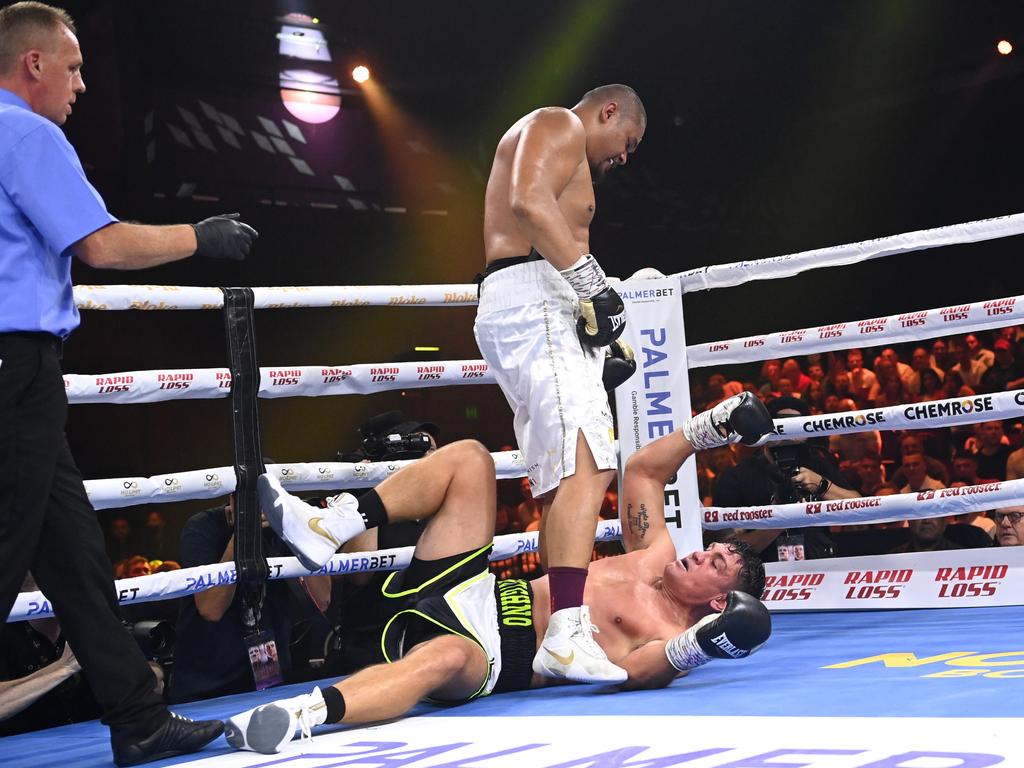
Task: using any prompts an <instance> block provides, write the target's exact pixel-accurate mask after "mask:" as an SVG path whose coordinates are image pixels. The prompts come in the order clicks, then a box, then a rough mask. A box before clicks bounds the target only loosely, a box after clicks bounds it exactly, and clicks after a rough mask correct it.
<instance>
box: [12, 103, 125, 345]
mask: <svg viewBox="0 0 1024 768" xmlns="http://www.w3.org/2000/svg"><path fill="white" fill-rule="evenodd" d="M115 221H117V219H115V218H114V217H113V216H111V215H110V214H109V213H108V212H107V206H106V205H105V204H104V202H103V198H101V197H100V194H99V192H97V191H96V189H95V188H94V187H93V186H92V184H90V183H89V181H88V179H86V178H85V172H84V171H83V170H82V163H81V162H80V161H79V159H78V155H77V154H75V150H74V149H73V148H72V146H71V144H70V143H68V140H67V138H65V136H64V132H63V131H61V129H60V128H58V127H57V126H56V125H55V124H54V123H52V122H50V121H49V120H47V119H46V118H45V117H42V116H41V115H37V114H36V113H35V112H33V111H32V110H31V108H30V107H29V105H28V104H27V103H26V102H25V101H24V100H23V99H22V98H21V97H19V96H16V95H15V94H13V93H11V92H10V91H5V90H4V89H2V88H0V333H4V332H7V331H45V332H47V333H52V334H54V335H56V336H60V337H62V338H63V337H65V336H67V335H68V334H69V333H71V331H73V330H74V329H75V328H77V327H78V323H79V318H78V308H77V307H76V306H75V300H74V295H73V294H72V292H71V257H72V255H73V254H72V253H71V251H70V250H69V249H70V247H71V246H72V245H73V244H74V243H77V242H78V241H79V240H81V239H82V238H83V237H85V236H86V235H90V234H92V233H93V232H95V231H96V230H97V229H101V228H103V227H105V226H107V225H108V224H111V223H113V222H115Z"/></svg>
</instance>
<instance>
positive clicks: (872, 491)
mask: <svg viewBox="0 0 1024 768" xmlns="http://www.w3.org/2000/svg"><path fill="white" fill-rule="evenodd" d="M856 469H857V476H858V478H859V480H860V488H859V489H858V490H859V491H860V495H861V496H880V495H883V494H880V493H879V491H880V490H881V488H882V486H883V485H885V484H886V483H885V468H884V467H883V466H882V459H881V457H880V456H879V455H878V454H877V453H867V454H865V455H864V456H862V457H861V458H860V460H859V461H858V462H857V463H856ZM890 487H891V488H892V492H893V493H898V492H899V489H898V488H897V487H896V486H890Z"/></svg>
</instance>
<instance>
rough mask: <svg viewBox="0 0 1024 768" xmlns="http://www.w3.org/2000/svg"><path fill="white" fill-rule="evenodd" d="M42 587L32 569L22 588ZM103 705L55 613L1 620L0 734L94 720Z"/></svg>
mask: <svg viewBox="0 0 1024 768" xmlns="http://www.w3.org/2000/svg"><path fill="white" fill-rule="evenodd" d="M37 589H39V587H38V585H36V583H35V579H33V578H32V574H31V573H28V574H26V576H25V579H24V581H23V582H22V585H21V590H22V591H23V592H34V591H35V590H37ZM99 714H100V711H99V707H98V706H97V704H96V700H95V699H94V698H93V695H92V691H91V690H90V689H89V686H88V684H87V683H86V682H85V680H84V679H83V678H82V675H81V667H80V666H79V665H78V660H77V659H76V658H75V654H74V653H73V652H72V650H71V646H70V645H68V644H67V642H66V640H65V639H64V636H63V634H62V633H61V627H60V624H59V623H58V621H57V619H56V618H53V617H50V618H45V619H30V620H28V621H16V622H11V623H9V624H0V736H11V735H14V734H16V733H26V732H28V731H36V730H39V729H41V728H52V727H55V726H58V725H67V724H68V723H76V722H81V721H83V720H92V719H95V718H96V717H99Z"/></svg>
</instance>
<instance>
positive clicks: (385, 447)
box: [363, 432, 434, 461]
mask: <svg viewBox="0 0 1024 768" xmlns="http://www.w3.org/2000/svg"><path fill="white" fill-rule="evenodd" d="M433 447H434V445H433V442H432V441H431V439H430V435H428V434H424V433H423V432H414V433H412V434H409V435H403V434H402V433H401V432H387V433H385V434H381V435H369V436H367V437H364V438H363V453H364V454H365V455H366V457H367V458H368V459H370V460H371V461H387V460H388V459H418V458H420V457H421V456H425V455H426V454H427V451H429V450H430V449H431V448H433Z"/></svg>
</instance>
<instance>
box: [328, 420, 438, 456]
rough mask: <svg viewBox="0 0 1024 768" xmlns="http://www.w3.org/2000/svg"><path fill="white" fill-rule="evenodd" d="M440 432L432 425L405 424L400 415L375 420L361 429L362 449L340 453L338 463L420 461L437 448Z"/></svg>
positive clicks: (363, 425) (420, 423)
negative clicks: (419, 459)
mask: <svg viewBox="0 0 1024 768" xmlns="http://www.w3.org/2000/svg"><path fill="white" fill-rule="evenodd" d="M439 431H440V430H439V429H438V427H437V425H436V424H434V423H432V422H429V421H406V419H405V416H404V415H403V414H402V412H401V411H387V412H385V413H379V414H377V415H376V416H372V417H370V418H369V419H367V420H366V421H364V422H363V424H362V426H360V427H359V433H360V434H361V435H362V436H363V441H362V446H361V447H360V449H359V450H358V451H354V452H344V451H339V452H338V461H342V462H353V463H354V462H360V461H366V460H370V461H394V460H401V459H418V458H420V457H422V456H425V455H426V454H427V453H428V452H429V451H430V450H431V449H433V448H435V447H436V444H435V443H434V437H436V436H437V433H438V432H439Z"/></svg>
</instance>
